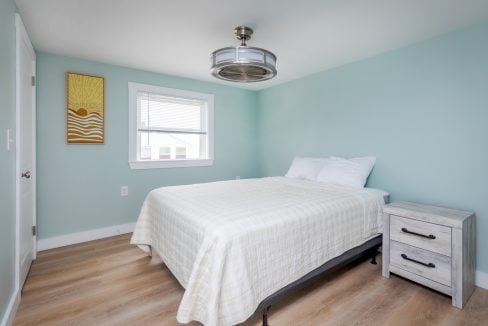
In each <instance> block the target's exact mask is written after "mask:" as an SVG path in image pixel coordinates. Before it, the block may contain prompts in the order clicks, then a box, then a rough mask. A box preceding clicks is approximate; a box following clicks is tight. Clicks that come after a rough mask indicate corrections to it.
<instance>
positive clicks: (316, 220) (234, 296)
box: [131, 177, 387, 326]
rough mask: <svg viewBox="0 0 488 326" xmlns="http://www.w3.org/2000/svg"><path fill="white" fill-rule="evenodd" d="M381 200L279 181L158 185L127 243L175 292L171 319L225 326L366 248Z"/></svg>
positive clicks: (371, 246)
mask: <svg viewBox="0 0 488 326" xmlns="http://www.w3.org/2000/svg"><path fill="white" fill-rule="evenodd" d="M386 195H387V194H386V193H385V192H383V191H380V190H377V189H369V188H364V189H356V188H352V187H347V186H340V185H333V184H326V183H319V182H314V181H308V180H299V179H290V178H286V177H268V178H261V179H243V180H232V181H220V182H212V183H204V184H195V185H186V186H172V187H163V188H159V189H155V190H153V191H151V192H150V193H149V194H148V195H147V197H146V199H145V201H144V204H143V206H142V209H141V213H140V216H139V219H138V221H137V224H136V227H135V230H134V233H133V236H132V239H131V243H132V244H135V245H139V246H141V247H142V248H150V250H149V252H150V253H151V254H152V255H157V256H159V257H160V258H161V259H162V261H163V262H164V263H165V264H166V266H167V267H168V269H169V270H170V271H171V272H172V274H173V275H174V276H175V278H176V279H177V280H178V282H179V283H180V284H181V285H182V286H183V288H185V293H184V295H183V298H182V300H181V303H180V306H179V308H178V313H177V320H178V321H179V322H181V323H188V322H190V321H192V320H196V321H199V322H201V323H203V324H204V325H207V326H213V325H216V326H219V325H235V324H238V323H241V322H243V321H245V320H246V319H247V318H249V317H250V316H251V315H252V314H253V313H254V312H255V311H256V309H260V308H264V318H266V315H267V311H268V309H269V305H270V304H272V303H273V302H274V301H276V300H277V299H278V298H279V297H280V296H282V295H283V291H284V290H286V289H294V288H296V287H297V286H299V285H300V284H303V282H299V281H300V280H302V281H303V278H304V277H305V278H306V279H305V280H309V279H312V278H313V277H315V276H316V275H318V273H319V272H321V271H322V272H324V271H327V270H329V269H330V268H332V267H334V266H335V265H338V264H339V263H337V264H335V265H334V266H327V263H328V262H330V261H332V260H333V259H336V260H337V259H339V260H341V261H340V262H341V263H344V262H347V261H348V260H350V259H352V258H353V257H356V256H357V255H359V254H362V253H364V252H370V251H371V250H376V248H377V247H378V246H379V245H380V243H381V242H380V241H381V240H380V238H379V237H378V234H379V233H380V232H381V214H382V206H383V205H384V203H385V196H386ZM358 248H359V249H358ZM351 250H356V251H357V252H353V253H351ZM348 253H349V255H347V254H348ZM345 256H348V257H345ZM344 257H345V258H344ZM341 258H344V259H341ZM346 258H347V259H346ZM324 266H325V267H324ZM321 268H322V269H321ZM314 273H315V274H314ZM296 282H298V283H299V284H298V285H297V283H296ZM280 291H281V292H280ZM285 292H286V291H285ZM264 322H265V320H264V321H263V323H264Z"/></svg>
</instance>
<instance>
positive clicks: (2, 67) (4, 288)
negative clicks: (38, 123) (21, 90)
mask: <svg viewBox="0 0 488 326" xmlns="http://www.w3.org/2000/svg"><path fill="white" fill-rule="evenodd" d="M15 11H16V8H15V4H14V1H13V0H1V1H0V248H1V250H0V322H1V320H2V318H3V316H4V314H5V310H6V308H7V305H8V303H9V300H10V298H11V296H12V294H13V291H14V282H15V278H14V268H15V238H14V235H15V233H14V228H15V179H14V176H15V151H14V150H13V149H12V150H11V151H7V149H6V146H5V144H6V143H7V140H6V130H7V129H8V128H10V129H12V130H14V128H15V120H14V119H15V18H14V14H15Z"/></svg>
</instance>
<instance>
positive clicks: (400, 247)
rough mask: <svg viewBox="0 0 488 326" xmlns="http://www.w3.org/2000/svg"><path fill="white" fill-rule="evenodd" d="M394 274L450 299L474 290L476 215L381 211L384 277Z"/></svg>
mask: <svg viewBox="0 0 488 326" xmlns="http://www.w3.org/2000/svg"><path fill="white" fill-rule="evenodd" d="M390 273H394V274H397V275H400V276H403V277H405V278H408V279H410V280H412V281H414V282H417V283H420V284H422V285H424V286H427V287H430V288H432V289H434V290H437V291H439V292H442V293H445V294H447V295H450V296H451V297H452V305H453V306H455V307H457V308H460V309H462V308H463V307H464V305H465V304H466V302H467V301H468V299H469V297H470V296H471V294H472V293H473V291H474V273H475V217H474V213H472V212H468V211H461V210H455V209H449V208H442V207H434V206H428V205H421V204H416V203H408V202H399V203H392V204H389V205H386V206H385V207H384V208H383V276H384V277H387V278H388V277H390Z"/></svg>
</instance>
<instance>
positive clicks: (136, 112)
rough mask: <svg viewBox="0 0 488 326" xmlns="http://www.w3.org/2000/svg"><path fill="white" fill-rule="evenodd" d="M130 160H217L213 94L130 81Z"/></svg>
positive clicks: (152, 164) (163, 164)
mask: <svg viewBox="0 0 488 326" xmlns="http://www.w3.org/2000/svg"><path fill="white" fill-rule="evenodd" d="M129 128H130V129H129V137H130V138H129V164H130V167H131V168H132V169H151V168H169V167H187V166H207V165H212V164H213V95H211V94H203V93H196V92H190V91H184V90H179V89H172V88H164V87H157V86H151V85H144V84H136V83H129Z"/></svg>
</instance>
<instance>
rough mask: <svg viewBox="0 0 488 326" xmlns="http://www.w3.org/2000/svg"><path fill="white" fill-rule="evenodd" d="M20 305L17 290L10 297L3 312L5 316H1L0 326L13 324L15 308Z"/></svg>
mask: <svg viewBox="0 0 488 326" xmlns="http://www.w3.org/2000/svg"><path fill="white" fill-rule="evenodd" d="M19 303H20V296H19V290H15V291H14V293H12V296H11V297H10V301H9V303H8V306H7V310H5V314H4V315H3V318H2V322H1V323H0V325H1V326H10V325H12V324H13V322H14V318H15V313H16V312H17V308H18V307H19Z"/></svg>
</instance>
